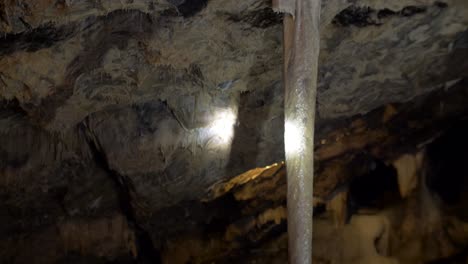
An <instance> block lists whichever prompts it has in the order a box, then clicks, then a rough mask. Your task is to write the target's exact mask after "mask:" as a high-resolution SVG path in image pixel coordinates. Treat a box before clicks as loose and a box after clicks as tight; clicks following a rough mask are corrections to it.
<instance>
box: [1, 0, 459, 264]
mask: <svg viewBox="0 0 468 264" xmlns="http://www.w3.org/2000/svg"><path fill="white" fill-rule="evenodd" d="M467 20H468V5H467V3H466V1H463V0H450V1H449V0H447V1H444V2H441V1H430V0H422V1H414V0H405V1H398V2H396V1H392V2H388V1H380V0H355V1H346V0H336V1H324V6H323V14H322V25H321V26H322V32H323V33H322V43H321V45H322V49H321V58H320V68H319V72H320V73H319V91H318V106H317V110H318V120H317V124H316V127H317V129H316V131H317V146H318V147H317V152H316V159H317V160H318V161H319V163H318V169H317V170H318V172H319V173H318V175H319V176H318V179H317V182H316V184H315V185H316V187H315V190H316V193H317V201H325V202H324V203H327V202H328V201H329V200H333V198H334V197H335V196H334V195H332V194H333V193H334V192H335V191H334V190H335V189H336V187H337V186H342V185H343V186H345V185H346V182H347V181H348V179H349V178H350V177H351V176H350V175H354V174H360V173H362V171H365V170H366V168H367V165H366V164H367V163H366V162H367V161H366V160H367V158H364V161H359V162H357V163H359V164H361V165H362V164H364V166H363V167H362V168H361V167H359V166H357V165H349V164H354V163H353V162H356V160H355V155H356V153H358V152H365V153H371V156H372V157H374V158H377V159H379V160H384V161H387V162H388V161H390V160H393V159H396V158H397V157H399V156H400V155H402V154H403V153H406V152H408V153H409V152H410V151H409V150H412V151H414V148H415V146H416V145H418V144H424V142H425V141H426V140H429V139H431V138H432V137H433V136H434V135H436V134H437V133H440V132H441V131H444V130H445V129H446V128H447V127H448V126H449V124H450V123H451V122H453V121H454V120H458V119H460V118H462V117H464V116H466V110H467V109H466V106H465V103H464V100H465V99H466V87H467V86H466V81H465V80H463V78H465V77H466V74H467V72H468V69H467V60H466V58H467V55H468V53H467V43H468V41H467V36H468V33H467V30H468V27H467V25H468V21H467ZM281 22H282V17H281V15H280V14H276V13H274V12H273V11H271V9H270V2H269V1H264V0H249V1H243V2H242V3H240V2H234V1H227V0H226V1H225V0H222V1H203V0H192V1H175V0H171V1H154V0H133V1H113V0H99V1H98V0H86V1H68V0H67V1H65V0H57V1H52V0H40V1H3V2H1V3H0V31H1V32H0V33H1V34H0V35H1V37H0V135H1V137H0V157H1V160H0V196H1V197H2V199H0V200H1V201H0V208H1V210H0V211H1V213H0V214H1V217H0V223H1V227H0V234H1V235H0V241H1V242H0V243H1V244H2V245H3V246H0V248H2V249H4V250H3V251H1V252H0V255H1V259H2V260H5V262H7V263H25V262H30V261H33V260H32V258H31V256H35V257H34V262H36V263H53V262H57V263H60V262H64V263H70V262H73V261H76V262H80V261H84V262H86V263H89V262H93V261H95V262H98V263H99V262H100V261H105V260H103V259H113V260H115V261H120V260H119V259H120V257H121V258H122V260H121V261H123V262H125V261H130V262H131V261H139V262H144V261H149V262H153V263H154V262H156V263H157V261H160V259H162V260H165V259H166V260H167V258H169V257H171V256H172V255H174V254H176V255H179V253H177V251H174V252H176V253H171V252H172V251H171V250H173V248H172V247H171V246H170V240H168V237H174V238H178V236H176V234H180V236H181V237H183V236H184V235H186V234H185V232H187V230H189V227H193V229H195V231H194V232H198V233H195V235H193V236H195V237H197V236H202V235H206V234H207V236H213V241H220V240H219V238H220V237H222V238H223V239H225V240H223V242H222V243H221V246H222V247H221V248H217V249H216V250H214V251H209V250H211V249H210V247H209V246H207V245H206V244H202V246H201V247H199V248H198V247H196V246H194V250H198V251H203V250H206V251H207V252H208V253H206V255H208V256H209V257H213V256H214V254H218V253H219V252H221V251H222V250H224V251H225V252H226V253H229V254H232V256H235V255H236V254H237V255H239V259H236V258H234V257H233V260H232V261H233V262H234V263H236V261H237V263H239V261H241V260H242V259H243V258H245V255H243V254H242V251H243V250H244V246H245V245H251V247H253V248H255V247H263V246H265V247H272V248H281V249H282V251H281V252H282V253H281V254H283V255H284V254H285V252H284V250H285V245H284V241H283V240H281V239H280V240H276V239H275V240H271V239H270V238H269V236H271V234H279V236H280V237H284V228H285V225H284V216H285V213H284V212H285V211H284V204H282V203H283V202H284V199H283V198H274V199H273V198H271V199H273V200H274V202H271V201H270V200H271V199H270V198H268V199H265V201H263V200H261V199H260V200H259V201H255V199H253V198H245V199H246V200H249V203H247V204H240V205H239V204H238V202H237V198H235V197H234V198H233V197H230V198H229V197H228V198H222V199H221V200H220V202H214V205H213V204H211V205H210V203H209V202H206V201H205V200H203V199H208V198H206V195H207V193H210V190H211V189H212V188H214V187H213V186H217V185H214V184H216V183H219V182H220V181H221V182H223V181H228V180H229V179H232V178H233V177H235V176H237V175H239V174H241V173H244V172H246V171H248V170H250V169H253V168H257V167H258V168H263V167H265V166H267V165H271V164H273V163H275V162H276V163H278V164H280V162H281V161H282V160H284V153H283V147H282V145H283V128H282V127H283V123H284V117H283V106H282V104H283V87H282V81H281V80H282V76H281V72H282V71H281V67H282V64H283V63H282V26H281ZM231 116H233V117H234V118H232V119H233V120H231V121H232V123H228V124H227V125H225V124H223V126H225V127H227V128H226V129H227V130H232V138H230V137H229V138H228V141H226V140H225V139H224V138H222V137H221V138H220V137H219V136H218V135H216V133H215V132H216V129H215V128H214V127H213V126H214V125H213V124H216V122H217V121H218V120H219V119H225V118H226V117H228V118H229V119H230V118H231ZM364 156H366V157H367V155H364ZM363 162H364V163H363ZM348 168H353V169H352V170H349V169H348ZM355 170H356V171H357V172H356V171H355ZM275 177H276V176H275ZM277 177H278V178H275V179H276V181H275V182H273V183H270V182H269V181H266V182H263V183H262V184H265V185H271V184H273V185H275V186H276V185H277V186H278V187H274V189H273V190H274V191H271V190H270V189H269V188H273V187H268V186H267V187H262V186H260V187H252V188H254V189H255V188H257V189H256V190H257V191H258V192H261V191H263V190H264V189H266V190H269V191H268V192H273V194H271V195H272V196H278V197H282V196H281V195H283V194H284V190H283V189H281V187H279V186H282V185H281V183H282V182H284V180H283V179H280V178H279V176H277ZM248 179H249V178H248V177H247V178H245V179H244V180H243V181H244V184H245V183H246V182H250V181H249V180H248ZM250 184H252V183H250ZM249 186H250V185H249ZM249 188H250V187H249ZM226 192H227V193H232V190H228V191H224V192H223V191H219V193H221V194H222V193H226ZM221 194H219V197H221V196H226V195H227V196H230V195H232V194H224V195H221ZM267 196H268V195H267ZM213 199H214V198H213ZM252 199H253V200H254V201H250V200H252ZM269 199H270V200H269ZM202 200H203V201H205V202H202ZM214 200H216V199H214ZM335 202H336V201H335ZM250 203H252V204H250ZM226 204H227V205H229V206H232V207H235V208H237V209H233V210H232V211H231V210H228V211H224V210H221V209H220V208H222V207H223V206H224V205H226ZM221 205H223V206H221ZM229 206H227V208H230V207H229ZM243 206H247V207H248V208H249V209H245V212H244V211H243V210H244V209H241V208H243ZM192 207H193V208H192ZM338 207H342V205H340V204H339V201H338ZM181 208H182V209H181ZM187 210H188V211H187ZM236 210H237V211H236ZM249 210H250V211H249ZM239 211H242V212H239ZM234 212H236V213H234ZM260 212H263V213H262V214H261V215H259V216H258V217H256V216H255V215H257V214H259V213H260ZM231 213H233V215H232V216H230V217H231V218H230V219H227V220H226V219H224V218H223V217H225V216H224V215H225V214H231ZM210 214H212V216H211V215H210ZM244 216H248V220H245V221H244V222H243V223H241V224H235V225H233V226H232V227H231V226H229V228H228V227H227V225H229V224H231V223H234V222H236V221H237V220H239V219H243V217H244ZM335 217H337V216H335ZM179 218H181V219H180V220H179ZM205 218H206V219H208V220H206V219H205ZM219 218H220V219H221V220H220V221H221V222H222V223H221V224H219V225H218V226H217V227H213V228H214V230H207V231H204V230H203V228H202V231H200V226H204V225H208V226H211V225H212V224H210V221H212V222H216V221H217V220H216V219H219ZM338 218H339V217H338ZM168 219H170V221H168ZM210 219H214V220H210ZM271 219H273V220H271ZM223 221H224V222H223ZM161 222H162V223H161ZM271 222H274V223H275V224H274V225H272V224H271ZM319 222H320V221H319ZM167 223H168V224H169V226H168V225H166V224H167ZM277 223H278V224H277ZM239 225H240V227H239ZM244 225H247V226H260V231H258V232H259V233H258V234H256V235H255V234H254V235H253V236H252V238H248V239H247V242H246V240H238V237H239V236H243V235H241V234H243V231H242V230H245V228H246V227H245V226H244ZM324 226H325V227H324V228H323V230H333V229H327V226H330V223H329V222H326V223H325V224H324ZM226 228H227V229H228V230H229V232H228V233H229V235H226V236H227V237H226V238H224V231H225V229H226ZM196 230H198V231H196ZM324 232H325V231H324ZM330 232H332V231H330ZM333 232H335V231H333ZM325 233H326V232H325ZM70 234H71V235H70ZM212 234H213V235H212ZM330 234H331V233H330ZM263 235H264V236H266V238H263V239H258V238H257V236H260V237H261V236H263ZM318 236H319V237H329V236H330V235H329V234H328V233H326V234H324V235H323V236H322V235H318ZM197 239H198V237H197ZM251 240H252V241H251ZM249 241H250V242H249ZM174 243H179V242H174ZM180 243H182V245H187V244H183V243H185V242H180ZM193 243H194V245H200V244H197V243H198V242H193ZM203 243H214V242H209V241H208V242H206V241H205V242H203ZM216 243H217V242H216ZM317 243H318V242H317ZM244 244H245V245H244ZM6 245H8V246H6ZM190 245H192V244H188V245H187V247H189V246H190ZM232 245H237V246H238V247H237V250H240V252H238V253H235V251H233V250H232V248H233V246H232ZM243 245H244V246H243ZM319 247H320V246H319ZM234 248H236V247H234ZM45 252H46V253H47V254H45ZM265 252H269V251H268V250H266V251H264V250H257V251H255V250H253V251H252V252H251V254H252V258H255V256H257V258H259V259H261V258H263V259H265V260H266V259H268V258H267V255H268V254H267V253H265ZM273 252H274V253H271V254H270V255H271V259H276V258H277V255H276V254H277V253H278V252H276V251H273ZM42 253H44V254H42ZM210 254H212V255H210ZM186 255H187V254H180V256H181V258H183V256H186ZM223 256H225V255H223ZM83 258H84V260H83ZM102 258H103V259H102ZM280 259H281V258H278V260H280ZM198 260H200V259H198ZM202 260H203V258H202ZM269 263H272V262H269Z"/></svg>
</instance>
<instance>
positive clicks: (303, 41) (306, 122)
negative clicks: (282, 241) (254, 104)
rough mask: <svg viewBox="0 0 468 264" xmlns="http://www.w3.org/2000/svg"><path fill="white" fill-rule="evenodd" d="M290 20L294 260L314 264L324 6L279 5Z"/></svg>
mask: <svg viewBox="0 0 468 264" xmlns="http://www.w3.org/2000/svg"><path fill="white" fill-rule="evenodd" d="M273 4H274V8H275V9H276V10H277V11H281V12H288V14H286V15H285V19H284V61H285V76H284V78H285V93H286V94H285V135H284V137H285V141H284V142H285V151H286V166H287V174H288V197H287V200H288V237H289V259H290V263H293V264H298V263H301V264H308V263H312V208H313V204H312V196H313V185H312V184H313V171H314V169H313V161H314V155H313V150H314V124H315V102H316V94H317V68H318V56H319V45H320V34H319V32H320V9H321V1H320V0H295V1H293V0H289V1H288V0H284V1H282V0H278V1H274V2H273Z"/></svg>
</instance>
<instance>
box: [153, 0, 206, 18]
mask: <svg viewBox="0 0 468 264" xmlns="http://www.w3.org/2000/svg"><path fill="white" fill-rule="evenodd" d="M168 2H170V3H171V4H173V5H174V6H175V7H176V10H175V12H174V10H173V9H168V10H166V11H164V12H163V13H162V15H163V16H183V17H185V18H188V17H192V16H194V15H196V14H197V13H199V12H200V11H202V10H203V9H204V8H205V7H206V5H207V4H208V0H169V1H168Z"/></svg>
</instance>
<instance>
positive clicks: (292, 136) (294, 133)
mask: <svg viewBox="0 0 468 264" xmlns="http://www.w3.org/2000/svg"><path fill="white" fill-rule="evenodd" d="M304 131H305V128H304V126H303V125H301V124H300V123H299V122H295V121H291V120H288V121H286V122H285V124H284V147H285V151H286V155H290V156H291V155H298V154H301V153H303V152H304V141H305V140H304V136H305V135H304V133H305V132H304Z"/></svg>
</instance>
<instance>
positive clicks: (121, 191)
mask: <svg viewBox="0 0 468 264" xmlns="http://www.w3.org/2000/svg"><path fill="white" fill-rule="evenodd" d="M86 123H87V119H86V120H85V121H83V123H81V124H80V126H79V129H80V131H81V132H82V133H83V134H84V136H85V139H86V143H87V144H88V146H89V148H90V151H91V153H92V157H93V159H94V161H95V162H96V165H97V166H98V167H100V168H102V169H103V170H104V171H106V172H107V173H108V175H109V176H110V178H111V179H112V181H113V182H114V183H115V186H116V189H117V195H118V199H119V205H120V209H121V211H122V214H123V215H124V216H125V217H126V218H127V222H128V223H129V225H131V226H132V227H133V228H134V232H135V238H136V243H137V251H138V256H137V261H138V263H156V264H159V263H162V261H161V256H160V253H159V252H158V251H157V250H156V249H155V248H154V246H153V241H152V240H151V237H150V235H149V234H148V232H147V231H146V230H145V229H144V228H143V227H142V226H141V225H140V224H139V223H138V221H137V218H136V212H135V210H134V208H133V206H132V194H131V193H132V191H133V192H134V186H133V183H132V182H131V180H130V179H129V178H128V177H126V176H123V175H120V174H119V173H118V172H117V171H115V170H113V169H112V168H110V166H109V162H108V159H107V157H106V154H105V152H104V151H103V150H102V146H101V145H100V143H99V141H98V140H97V139H96V138H95V136H94V135H93V132H92V131H90V129H89V128H88V126H87V125H86Z"/></svg>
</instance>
